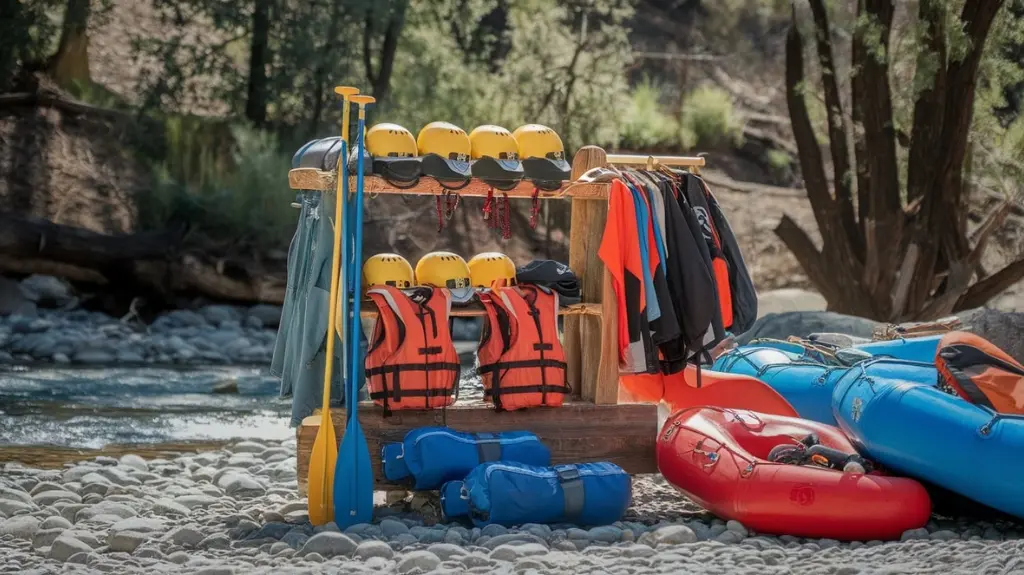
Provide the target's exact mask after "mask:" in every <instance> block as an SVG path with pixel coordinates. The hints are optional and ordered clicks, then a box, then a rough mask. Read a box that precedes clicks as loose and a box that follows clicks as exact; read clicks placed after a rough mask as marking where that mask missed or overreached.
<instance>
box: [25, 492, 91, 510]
mask: <svg viewBox="0 0 1024 575" xmlns="http://www.w3.org/2000/svg"><path fill="white" fill-rule="evenodd" d="M32 500H33V501H35V502H36V505H39V506H41V507H49V506H50V505H53V504H54V503H56V502H58V501H69V502H71V503H81V502H82V498H81V496H79V495H78V494H77V493H71V492H70V491H64V490H59V491H44V492H42V493H40V494H38V495H36V496H34V497H32Z"/></svg>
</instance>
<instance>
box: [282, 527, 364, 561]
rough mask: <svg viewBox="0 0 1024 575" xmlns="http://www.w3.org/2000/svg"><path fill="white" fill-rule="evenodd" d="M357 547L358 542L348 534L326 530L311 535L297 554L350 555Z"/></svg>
mask: <svg viewBox="0 0 1024 575" xmlns="http://www.w3.org/2000/svg"><path fill="white" fill-rule="evenodd" d="M356 547H357V545H356V542H355V541H353V540H352V538H351V537H349V536H348V535H345V534H344V533H334V532H331V531H325V532H323V533H317V534H316V535H314V536H312V537H310V538H309V539H308V540H307V541H306V544H305V545H303V546H302V549H300V550H299V551H298V553H296V554H297V555H299V556H306V555H309V554H310V553H318V554H319V555H320V556H321V557H334V556H336V555H350V554H351V553H352V552H353V551H355V550H356Z"/></svg>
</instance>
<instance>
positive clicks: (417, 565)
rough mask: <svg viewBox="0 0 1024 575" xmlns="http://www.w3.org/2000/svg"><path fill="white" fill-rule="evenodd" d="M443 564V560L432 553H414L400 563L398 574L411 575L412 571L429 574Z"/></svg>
mask: <svg viewBox="0 0 1024 575" xmlns="http://www.w3.org/2000/svg"><path fill="white" fill-rule="evenodd" d="M440 564H441V559H439V558H438V557H437V555H434V554H433V553H431V552H430V551H412V552H410V553H407V554H406V555H405V557H403V558H402V559H400V560H399V561H398V572H399V573H409V572H411V571H420V572H424V573H425V572H427V571H433V570H434V569H436V568H437V566H438V565H440Z"/></svg>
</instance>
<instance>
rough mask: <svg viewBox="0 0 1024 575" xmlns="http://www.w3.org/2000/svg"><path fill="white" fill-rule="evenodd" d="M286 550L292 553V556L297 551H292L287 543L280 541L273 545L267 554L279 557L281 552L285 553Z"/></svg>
mask: <svg viewBox="0 0 1024 575" xmlns="http://www.w3.org/2000/svg"><path fill="white" fill-rule="evenodd" d="M285 550H287V551H290V552H291V553H292V554H294V553H295V550H294V549H292V548H291V547H289V546H288V544H287V543H284V542H282V541H278V542H276V543H271V545H270V549H268V550H267V554H269V555H277V554H278V553H280V552H281V551H285Z"/></svg>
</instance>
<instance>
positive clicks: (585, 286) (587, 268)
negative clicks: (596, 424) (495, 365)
mask: <svg viewBox="0 0 1024 575" xmlns="http://www.w3.org/2000/svg"><path fill="white" fill-rule="evenodd" d="M605 159H606V154H605V151H604V150H602V149H601V148H599V147H597V146H584V147H582V148H580V149H579V151H577V152H576V156H575V157H574V158H573V161H572V180H573V181H576V180H578V179H579V177H580V176H581V175H583V173H584V172H586V171H587V170H589V169H591V168H596V167H601V166H604V165H605V163H606V161H605ZM607 220H608V202H607V201H593V200H590V201H582V200H577V199H575V198H574V199H573V200H572V218H571V220H570V226H569V267H570V268H572V270H573V271H574V272H575V273H576V275H577V276H578V277H579V278H580V291H581V296H582V298H583V301H584V302H588V303H600V304H601V311H602V315H601V317H596V316H580V317H566V318H565V343H564V347H565V354H566V362H567V364H568V367H567V373H568V378H569V385H570V386H572V388H573V391H574V393H578V394H579V395H580V397H582V398H583V399H584V400H587V401H592V402H594V403H598V404H614V403H617V402H618V389H619V373H618V356H619V354H618V350H617V349H616V348H617V345H616V339H615V338H616V337H617V336H616V332H617V329H618V328H617V325H618V323H617V311H616V307H615V298H614V294H613V293H612V288H611V276H610V275H609V274H608V271H607V270H606V269H605V267H604V265H603V264H602V263H601V260H600V258H598V256H597V251H598V249H599V248H600V247H601V238H602V237H603V235H604V226H605V222H606V221H607ZM606 338H609V339H608V341H607V342H606V341H605V339H606ZM606 345H609V346H610V349H609V350H607V351H605V352H604V353H607V354H609V355H608V356H607V358H605V357H604V353H602V348H604V347H605V346H606Z"/></svg>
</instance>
